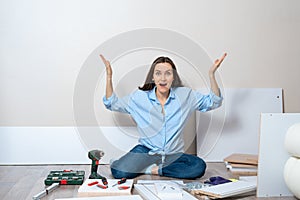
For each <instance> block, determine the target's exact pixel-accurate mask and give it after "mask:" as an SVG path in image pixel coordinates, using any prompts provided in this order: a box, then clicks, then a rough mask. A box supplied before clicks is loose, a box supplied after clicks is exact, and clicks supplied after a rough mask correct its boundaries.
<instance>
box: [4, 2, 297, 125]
mask: <svg viewBox="0 0 300 200" xmlns="http://www.w3.org/2000/svg"><path fill="white" fill-rule="evenodd" d="M299 8H300V1H298V0H288V1H287V0H264V1H261V0H251V1H250V0H227V1H217V0H187V1H180V0H164V1H161V0H153V1H147V0H111V1H105V0H88V1H83V0H42V1H41V0H27V1H23V0H2V1H0V24H1V26H0V44H1V45H0V126H3V127H5V126H10V127H15V126H76V125H78V124H76V123H75V119H74V104H73V103H74V90H75V86H76V82H77V78H78V76H79V73H80V72H81V70H82V67H83V66H84V64H85V63H86V62H87V61H88V58H90V56H91V55H92V54H93V53H95V50H96V49H97V50H99V49H98V48H99V47H101V45H102V44H103V43H105V42H106V41H108V40H109V39H111V38H113V37H115V36H117V35H120V34H123V33H126V32H128V31H132V30H138V29H143V28H158V29H162V30H169V31H174V32H176V33H178V34H181V35H184V36H186V37H187V38H189V39H190V40H192V41H194V42H195V43H196V44H199V45H200V47H201V48H202V52H199V55H201V56H202V57H203V58H204V59H209V60H210V61H211V62H212V61H213V60H214V59H215V58H217V57H219V56H220V55H221V54H222V53H223V52H225V51H226V52H228V58H227V59H226V61H225V62H224V63H223V65H222V68H221V69H220V70H219V74H218V79H219V80H220V81H221V82H222V86H223V87H231V88H240V87H241V88H247V87H249V88H258V87H268V88H283V92H284V108H285V112H300V90H299V88H298V86H299V85H300V80H299V78H298V76H299V74H300V68H299V62H298V53H299V52H300V39H299V35H300V13H299ZM127 42H128V41H127ZM129 42H132V43H134V42H135V41H129ZM176 42H177V41H174V44H176ZM122 44H123V43H122ZM120 48H122V45H120ZM203 52H204V53H206V57H205V55H203ZM175 53H176V52H175ZM196 53H197V52H192V51H191V54H196ZM147 55H148V54H147ZM202 57H201V58H202ZM147 58H148V57H147ZM93 59H94V60H97V59H98V58H97V57H96V56H95V57H93ZM133 61H134V60H133ZM139 61H140V60H139ZM151 61H152V60H151V59H150V58H149V60H143V61H140V62H139V63H138V64H137V65H136V66H145V65H148V64H150V62H151ZM181 61H182V60H179V63H180V62H181ZM97 62H98V65H99V70H100V71H101V70H102V69H103V66H102V64H101V62H100V60H97V61H95V62H93V63H96V64H97ZM204 63H205V66H199V67H200V69H201V75H203V76H206V73H207V72H206V71H207V69H208V67H209V65H210V63H208V62H207V60H205V61H204ZM207 63H208V64H207ZM116 64H117V62H116ZM97 67H98V66H91V68H93V70H95V73H99V74H100V72H99V71H97ZM101 67H102V68H101ZM113 67H114V68H117V67H118V66H113ZM178 68H179V71H180V70H181V72H183V73H185V74H188V73H187V72H186V71H185V70H186V69H185V68H184V67H182V68H181V67H180V66H178ZM138 73H140V72H138ZM144 73H145V72H144V71H143V74H141V75H139V76H136V77H138V78H136V80H134V81H136V82H138V81H140V80H143V78H139V77H144ZM116 74H117V72H116ZM123 75H124V76H126V75H128V74H123ZM120 76H122V74H121V75H120ZM98 79H99V80H98V83H99V85H97V86H96V85H95V88H94V89H95V96H96V97H98V96H101V95H100V94H99V91H100V88H103V85H102V84H100V83H101V80H102V79H103V73H102V74H100V75H99V78H98ZM185 80H192V81H194V82H195V81H197V80H198V77H197V76H194V77H193V73H192V75H191V77H186V79H185ZM129 82H131V83H132V80H131V81H129ZM116 84H118V83H116ZM128 84H129V83H128ZM140 84H141V83H140ZM201 84H202V82H201V83H199V85H201ZM192 85H193V84H192ZM131 86H132V85H130V87H131ZM201 86H202V85H201ZM126 88H129V87H128V85H126V82H124V84H122V87H120V88H119V91H123V90H122V89H126ZM97 92H98V93H97ZM82 98H85V96H84V94H83V95H82ZM93 101H94V100H93ZM93 103H95V102H93ZM95 104H96V105H101V104H102V103H101V101H99V104H97V103H95ZM92 106H94V105H92ZM101 106H102V105H101ZM94 107H95V108H94V110H93V112H95V113H96V115H102V111H101V112H100V108H98V107H97V106H94ZM82 109H83V110H85V108H84V107H83V108H82ZM103 112H104V111H103ZM99 113H101V114H99ZM103 115H105V116H106V115H111V114H109V113H108V112H107V111H105V113H103ZM103 115H102V116H103ZM108 117H109V116H108ZM130 123H131V122H130ZM114 124H115V122H114V121H108V122H107V123H105V124H100V125H104V126H111V125H114ZM80 125H88V126H89V125H98V124H97V123H94V122H90V121H88V120H87V121H83V122H82V123H81V124H80ZM125 125H126V124H125Z"/></svg>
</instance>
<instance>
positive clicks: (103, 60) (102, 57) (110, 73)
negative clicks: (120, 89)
mask: <svg viewBox="0 0 300 200" xmlns="http://www.w3.org/2000/svg"><path fill="white" fill-rule="evenodd" d="M100 58H101V59H102V62H103V63H104V65H105V68H106V75H107V77H110V78H111V77H112V68H111V65H110V62H109V61H108V60H106V59H105V57H104V56H103V55H102V54H100Z"/></svg>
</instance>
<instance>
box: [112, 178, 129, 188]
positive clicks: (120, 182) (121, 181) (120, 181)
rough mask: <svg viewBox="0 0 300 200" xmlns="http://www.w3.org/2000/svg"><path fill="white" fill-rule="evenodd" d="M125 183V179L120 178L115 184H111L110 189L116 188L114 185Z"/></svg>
mask: <svg viewBox="0 0 300 200" xmlns="http://www.w3.org/2000/svg"><path fill="white" fill-rule="evenodd" d="M125 182H126V178H121V180H119V181H118V182H117V183H116V184H113V185H112V187H114V186H116V185H120V184H122V183H125Z"/></svg>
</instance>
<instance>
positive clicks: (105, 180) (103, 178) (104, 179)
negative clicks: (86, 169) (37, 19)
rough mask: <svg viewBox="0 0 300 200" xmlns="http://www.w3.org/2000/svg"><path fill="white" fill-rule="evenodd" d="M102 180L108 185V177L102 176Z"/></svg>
mask: <svg viewBox="0 0 300 200" xmlns="http://www.w3.org/2000/svg"><path fill="white" fill-rule="evenodd" d="M101 180H102V183H103V184H104V185H108V182H107V179H106V178H105V177H102V179H101Z"/></svg>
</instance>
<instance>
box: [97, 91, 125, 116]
mask: <svg viewBox="0 0 300 200" xmlns="http://www.w3.org/2000/svg"><path fill="white" fill-rule="evenodd" d="M129 98H130V97H129V96H125V97H122V98H118V97H117V95H116V94H115V93H113V94H112V95H111V96H110V97H109V98H106V96H104V97H103V99H102V100H103V104H104V106H105V107H106V108H107V109H108V110H111V111H118V112H123V113H129V111H128V110H129V109H128V101H129Z"/></svg>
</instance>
